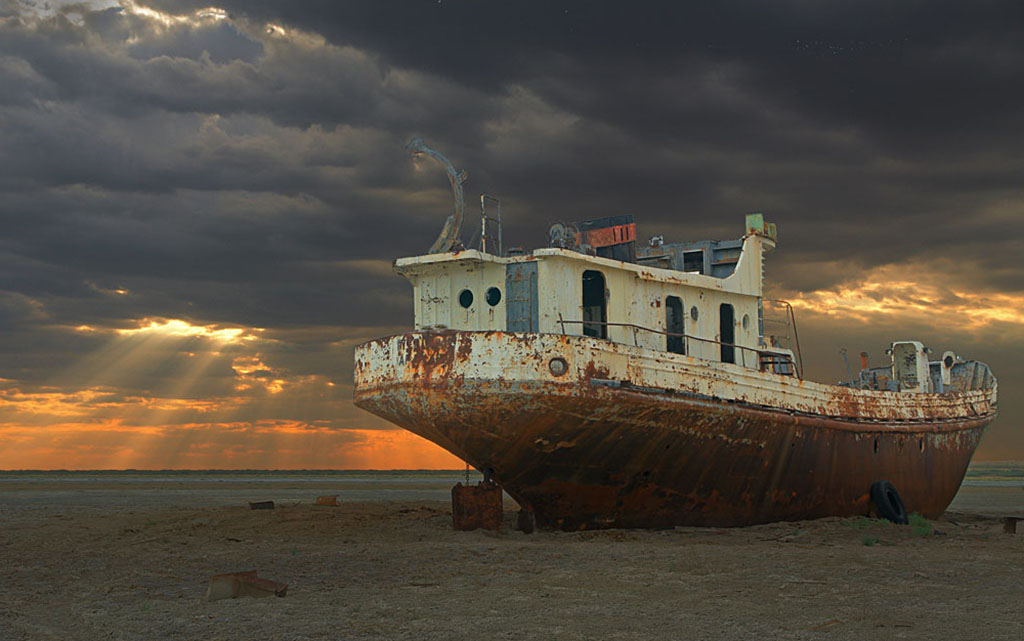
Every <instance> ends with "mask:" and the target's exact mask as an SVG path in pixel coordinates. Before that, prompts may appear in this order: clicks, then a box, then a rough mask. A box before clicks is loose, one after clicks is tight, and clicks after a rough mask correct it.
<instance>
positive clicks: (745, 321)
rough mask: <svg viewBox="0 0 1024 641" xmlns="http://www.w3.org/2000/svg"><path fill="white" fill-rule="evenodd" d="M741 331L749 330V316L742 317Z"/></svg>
mask: <svg viewBox="0 0 1024 641" xmlns="http://www.w3.org/2000/svg"><path fill="white" fill-rule="evenodd" d="M743 329H750V314H744V315H743Z"/></svg>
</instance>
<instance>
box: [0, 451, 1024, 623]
mask: <svg viewBox="0 0 1024 641" xmlns="http://www.w3.org/2000/svg"><path fill="white" fill-rule="evenodd" d="M476 480H478V477H475V476H474V477H472V478H471V481H473V482H475V481H476ZM458 481H463V482H465V478H464V476H463V475H462V473H461V472H458V471H455V472H366V473H359V472H341V473H334V472H287V473H281V472H258V471H254V472H116V473H111V472H74V473H66V472H63V473H62V472H45V473H43V472H2V473H0V555H2V556H0V641H8V640H21V639H133V640H134V639H162V638H187V639H239V638H247V639H320V638H324V639H379V638H387V639H480V638H500V639H638V638H639V639H681V638H693V639H755V638H756V639H822V638H830V639H865V638H907V639H935V638H942V639H976V638H987V639H1019V638H1020V633H1021V632H1020V631H1021V629H1024V628H1022V626H1024V612H1022V610H1021V607H1020V604H1021V602H1022V600H1024V524H1021V525H1020V530H1021V531H1020V532H1019V533H1018V534H1005V533H1003V531H1002V523H1001V522H1000V521H999V520H997V519H995V518H992V517H995V516H1000V515H1005V514H1021V515H1022V516H1024V464H1021V463H983V464H975V465H972V468H971V470H970V471H969V472H968V476H967V478H966V480H965V483H964V485H963V487H962V488H961V491H960V493H959V494H958V495H957V497H956V499H954V501H953V504H952V505H951V506H950V508H949V510H948V511H947V513H946V515H944V517H943V518H942V519H939V520H938V521H935V522H933V523H932V524H931V527H933V528H937V530H938V531H939V532H940V533H938V534H936V533H928V531H927V530H928V528H924V529H922V528H918V529H917V530H915V529H914V528H910V527H905V526H896V525H892V524H889V523H886V522H881V521H875V520H871V519H867V518H863V517H860V518H849V519H821V520H818V521H805V522H797V523H776V524H769V525H760V526H755V527H748V528H733V529H707V528H676V529H673V530H663V531H637V530H606V531H599V532H577V533H564V532H538V533H535V534H531V535H524V534H522V533H520V532H516V531H514V530H513V529H512V524H513V522H514V517H515V509H516V506H515V504H514V502H512V501H511V500H509V501H508V502H507V504H506V528H505V530H504V531H503V532H501V533H490V532H480V531H478V532H455V531H453V530H452V527H451V513H450V499H449V497H450V489H451V486H452V485H454V484H455V483H456V482H458ZM325 494H336V495H338V498H339V501H340V502H341V505H340V506H339V507H322V506H316V505H314V501H315V499H316V497H317V496H318V495H325ZM259 500H273V501H275V502H276V504H277V508H276V509H275V510H267V511H253V510H250V509H248V501H259ZM249 569H256V570H259V572H260V576H264V577H267V578H272V579H275V580H278V581H283V582H286V583H288V584H289V588H288V595H287V596H286V597H284V598H280V599H277V598H269V599H252V598H242V599H237V600H227V601H217V602H214V603H208V602H206V601H205V600H204V596H205V589H206V584H207V581H208V578H209V576H211V575H213V574H218V573H222V572H232V571H238V570H249Z"/></svg>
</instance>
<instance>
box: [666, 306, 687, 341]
mask: <svg viewBox="0 0 1024 641" xmlns="http://www.w3.org/2000/svg"><path fill="white" fill-rule="evenodd" d="M684 314H685V312H683V301H682V300H680V298H679V297H678V296H669V297H667V298H665V331H666V332H668V336H666V337H665V351H666V352H672V353H673V354H685V353H686V338H685V337H684V336H673V334H683V333H684V332H685V331H686V330H685V328H684V325H683V319H684V318H685V316H684Z"/></svg>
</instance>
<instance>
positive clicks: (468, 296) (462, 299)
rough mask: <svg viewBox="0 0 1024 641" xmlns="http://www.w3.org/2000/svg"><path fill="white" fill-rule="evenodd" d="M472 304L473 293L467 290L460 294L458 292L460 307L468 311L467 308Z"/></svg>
mask: <svg viewBox="0 0 1024 641" xmlns="http://www.w3.org/2000/svg"><path fill="white" fill-rule="evenodd" d="M472 304H473V292H471V291H469V290H468V289H464V290H462V291H461V292H459V305H462V306H463V307H465V308H466V309H469V306H470V305H472Z"/></svg>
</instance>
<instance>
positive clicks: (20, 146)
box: [0, 0, 1024, 469]
mask: <svg viewBox="0 0 1024 641" xmlns="http://www.w3.org/2000/svg"><path fill="white" fill-rule="evenodd" d="M209 1H210V0H203V2H198V3H197V2H189V1H187V0H180V1H174V0H166V1H152V2H148V1H147V2H142V1H140V2H134V1H131V0H121V1H114V0H103V1H98V2H81V3H73V4H72V3H67V2H59V1H56V0H0V330H2V331H0V469H11V468H93V469H95V468H124V467H137V468H209V467H219V468H246V467H252V468H266V467H275V468H353V467H354V468H366V467H376V468H409V467H414V468H415V467H449V468H450V467H458V465H459V462H458V461H457V460H455V459H453V458H452V457H450V456H449V455H447V454H445V453H444V452H442V451H440V450H438V449H436V448H434V447H433V446H431V445H429V444H425V443H424V442H422V441H420V440H418V439H417V438H416V437H413V436H411V435H408V434H406V433H405V432H402V431H398V430H392V429H390V428H389V426H388V425H387V424H385V423H383V422H382V421H380V420H378V419H376V418H374V417H372V416H370V415H369V414H366V413H364V412H361V411H360V410H358V409H356V408H354V407H353V406H352V404H351V396H352V387H351V383H352V373H351V363H352V347H353V346H354V345H356V344H358V343H360V342H362V341H364V340H367V339H369V338H373V337H377V336H381V335H386V334H391V333H396V332H401V331H405V330H407V329H408V328H410V327H411V323H412V302H411V288H410V286H409V285H408V284H407V283H406V282H405V281H404V280H403V279H401V278H399V277H397V276H395V275H393V274H392V273H391V271H390V263H391V260H392V259H393V258H395V257H396V256H405V255H416V254H421V253H423V252H425V251H426V249H427V248H428V247H429V246H430V244H431V243H432V242H433V241H434V239H435V238H436V236H437V232H438V231H439V230H440V227H441V224H442V223H443V221H444V218H445V216H446V215H447V213H448V210H449V208H450V197H449V194H448V187H447V181H446V180H445V177H444V175H443V173H442V172H441V171H440V169H438V168H436V167H434V166H430V165H427V166H425V167H420V168H419V169H417V165H416V163H414V162H412V161H411V160H410V159H409V158H408V156H407V155H406V154H405V152H404V150H403V146H404V144H405V142H406V141H407V140H408V139H410V138H411V137H413V136H422V137H423V138H424V139H426V140H427V141H428V143H430V144H431V145H432V146H434V147H436V148H438V149H440V150H442V151H444V153H446V154H447V155H448V156H449V157H450V158H452V159H453V161H454V162H455V164H456V165H457V166H458V167H459V168H460V169H461V168H465V169H467V170H468V171H469V174H470V181H469V182H468V183H467V185H466V191H467V194H468V195H470V198H468V200H469V201H470V202H473V200H474V199H475V195H476V194H479V193H481V192H487V193H491V194H495V195H498V196H500V197H501V199H502V203H503V205H502V210H503V217H504V218H505V229H504V235H505V239H506V244H513V245H524V246H528V247H534V246H541V245H544V244H545V242H546V230H547V227H548V225H549V223H550V222H553V221H556V220H581V219H585V218H593V217H599V216H606V215H616V214H622V213H632V214H634V216H635V218H636V220H637V221H638V228H639V233H640V235H641V236H642V237H643V238H646V237H648V236H650V235H653V234H663V235H665V237H666V239H667V240H688V239H700V238H705V237H712V238H736V237H738V236H739V235H740V233H741V232H742V225H743V216H744V214H745V213H747V212H750V211H763V212H765V214H766V217H767V218H768V219H769V220H773V221H775V222H776V223H777V224H778V227H779V235H780V242H779V248H778V250H777V251H776V252H775V253H774V254H772V255H771V256H770V257H769V263H768V277H769V278H770V279H771V281H772V284H771V286H770V287H771V293H772V294H774V295H776V296H779V297H785V298H788V299H790V300H791V301H793V303H794V305H795V306H796V308H797V310H798V314H799V319H800V330H801V339H802V342H803V347H804V360H805V362H806V365H807V370H808V375H809V377H810V378H815V379H818V380H825V381H835V380H838V379H839V378H841V377H843V376H844V375H845V374H844V373H845V367H844V365H843V363H842V359H841V357H840V356H839V349H840V347H846V348H848V350H849V351H850V353H851V354H856V353H858V352H860V351H867V352H869V354H871V358H872V363H873V364H881V362H882V359H884V354H883V350H884V348H885V347H886V346H887V344H888V342H889V341H890V340H893V339H908V338H911V339H914V338H917V339H922V340H924V341H925V342H926V343H927V344H928V345H929V346H931V347H933V348H934V349H935V350H936V351H937V352H940V353H941V351H943V350H945V349H954V350H955V351H957V353H959V354H961V355H964V356H966V357H969V358H977V359H979V360H983V361H986V362H988V363H989V364H990V365H991V366H992V368H993V369H994V371H995V373H996V375H997V376H998V377H999V380H1000V391H1001V394H1000V396H1001V399H1000V400H1001V403H1000V405H1001V417H1000V418H999V419H998V421H997V422H996V423H995V424H994V425H993V427H991V428H990V430H989V432H988V433H987V435H986V437H985V440H984V441H983V443H982V446H981V448H980V450H979V453H978V458H982V459H989V460H994V459H1011V458H1016V459H1024V430H1022V429H1020V424H1021V422H1022V419H1024V401H1022V400H1021V399H1022V398H1024V395H1021V394H1020V393H1019V390H1020V389H1021V386H1022V385H1024V368H1022V367H1021V364H1020V363H1021V359H1022V358H1024V257H1022V256H1024V240H1022V239H1024V142H1022V141H1024V5H1022V4H1021V3H1020V2H1018V1H1016V0H1006V1H1004V2H997V1H992V2H987V1H986V2H976V3H963V2H948V3H944V2H932V3H918V2H903V3H892V2H881V1H877V2H873V1H864V2H856V3H847V2H832V1H829V0H825V1H817V2H807V1H806V0H792V1H790V2H777V3H762V2H752V1H749V0H747V1H730V0H721V1H715V2H690V3H639V4H638V3H625V2H601V1H597V0H580V1H577V2H554V1H552V0H544V1H536V2H535V1H522V2H481V1H479V0H459V1H453V0H404V1H401V2H398V1H395V2H392V1H385V0H379V1H373V2H368V1H362V0H359V1H355V0H353V1H347V0H305V1H303V2H287V1H283V0H278V1H271V0H245V1H241V0H228V1H225V2H220V3H219V4H217V5H215V6H211V5H209V4H208V2H209ZM473 231H474V229H473V225H472V224H470V225H467V230H466V234H465V235H466V240H467V241H468V240H469V237H470V236H471V235H472V233H473Z"/></svg>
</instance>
